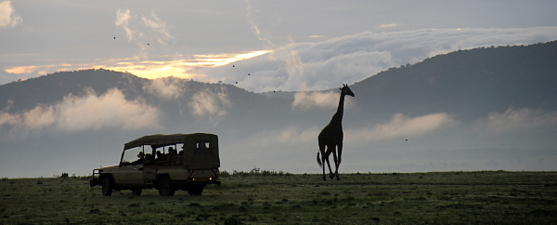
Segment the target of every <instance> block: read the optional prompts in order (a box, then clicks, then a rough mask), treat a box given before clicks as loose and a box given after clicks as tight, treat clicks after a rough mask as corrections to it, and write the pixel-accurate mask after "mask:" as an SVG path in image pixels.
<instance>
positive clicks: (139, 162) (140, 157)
mask: <svg viewBox="0 0 557 225" xmlns="http://www.w3.org/2000/svg"><path fill="white" fill-rule="evenodd" d="M137 158H139V159H137V160H135V161H134V162H132V164H133V165H137V164H142V163H143V160H145V154H143V152H139V153H138V154H137Z"/></svg>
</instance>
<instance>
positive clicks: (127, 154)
mask: <svg viewBox="0 0 557 225" xmlns="http://www.w3.org/2000/svg"><path fill="white" fill-rule="evenodd" d="M145 158H146V154H145V153H144V152H143V148H142V147H137V148H132V149H128V150H126V151H124V155H123V157H122V164H143V161H144V160H145Z"/></svg>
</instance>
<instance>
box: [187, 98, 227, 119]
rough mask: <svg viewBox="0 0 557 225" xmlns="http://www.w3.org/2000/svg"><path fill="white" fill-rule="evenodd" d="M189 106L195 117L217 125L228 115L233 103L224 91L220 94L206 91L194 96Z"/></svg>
mask: <svg viewBox="0 0 557 225" xmlns="http://www.w3.org/2000/svg"><path fill="white" fill-rule="evenodd" d="M189 106H190V107H191V112H192V113H193V114H194V115H196V116H198V117H201V118H206V119H208V120H209V121H211V122H212V123H214V124H215V125H216V124H218V122H220V120H221V118H222V117H223V116H225V115H226V114H228V111H227V110H228V109H229V108H231V107H232V103H231V102H230V100H229V99H228V95H227V94H226V93H225V92H224V89H221V91H220V92H218V93H215V92H213V91H212V90H209V89H204V90H201V91H199V92H196V93H195V94H194V95H193V96H192V99H191V101H190V102H189Z"/></svg>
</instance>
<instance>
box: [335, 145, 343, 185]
mask: <svg viewBox="0 0 557 225" xmlns="http://www.w3.org/2000/svg"><path fill="white" fill-rule="evenodd" d="M337 149H338V159H336V160H335V161H336V162H335V166H336V171H335V175H336V177H337V180H340V177H339V176H338V168H339V167H340V162H341V161H342V141H341V142H340V143H339V144H338V148H337Z"/></svg>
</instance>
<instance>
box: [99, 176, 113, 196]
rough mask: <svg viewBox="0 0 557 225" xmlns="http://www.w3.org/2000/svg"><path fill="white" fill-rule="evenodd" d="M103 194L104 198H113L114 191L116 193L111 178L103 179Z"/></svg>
mask: <svg viewBox="0 0 557 225" xmlns="http://www.w3.org/2000/svg"><path fill="white" fill-rule="evenodd" d="M101 186H102V193H103V196H111V195H112V191H114V182H112V179H110V177H103V178H102V179H101Z"/></svg>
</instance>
